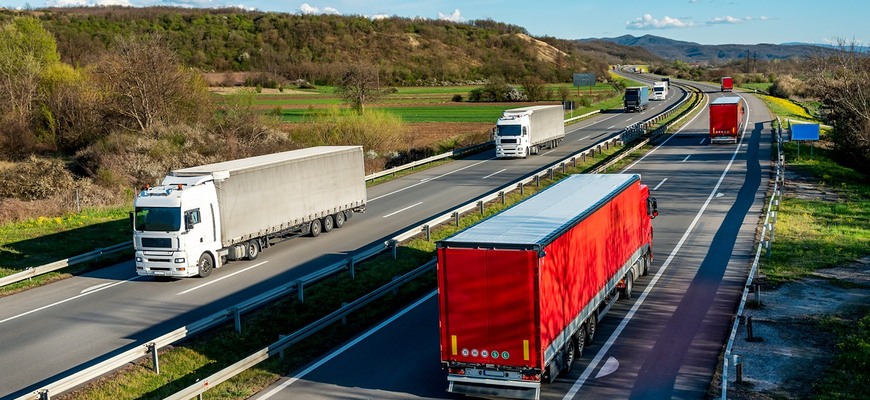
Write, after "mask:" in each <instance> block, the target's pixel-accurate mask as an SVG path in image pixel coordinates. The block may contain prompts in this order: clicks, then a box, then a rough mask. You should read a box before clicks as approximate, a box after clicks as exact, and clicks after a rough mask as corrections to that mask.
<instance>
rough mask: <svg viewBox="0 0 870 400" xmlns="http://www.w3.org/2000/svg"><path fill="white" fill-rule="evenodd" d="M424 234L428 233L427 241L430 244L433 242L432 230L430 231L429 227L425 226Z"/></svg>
mask: <svg viewBox="0 0 870 400" xmlns="http://www.w3.org/2000/svg"><path fill="white" fill-rule="evenodd" d="M423 232H425V233H426V241H427V242H429V241H431V240H432V230H431V229H429V225H423Z"/></svg>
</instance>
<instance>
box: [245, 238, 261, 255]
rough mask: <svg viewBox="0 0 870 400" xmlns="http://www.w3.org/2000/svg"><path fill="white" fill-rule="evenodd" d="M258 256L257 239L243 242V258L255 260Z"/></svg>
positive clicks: (258, 245)
mask: <svg viewBox="0 0 870 400" xmlns="http://www.w3.org/2000/svg"><path fill="white" fill-rule="evenodd" d="M259 256H260V242H259V241H258V240H257V239H254V240H249V241H247V243H245V258H247V259H248V260H256V259H257V257H259Z"/></svg>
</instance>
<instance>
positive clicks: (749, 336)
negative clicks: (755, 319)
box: [746, 315, 755, 342]
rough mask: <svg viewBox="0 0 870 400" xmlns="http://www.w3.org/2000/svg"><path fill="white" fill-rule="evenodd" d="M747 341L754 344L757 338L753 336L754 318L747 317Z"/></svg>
mask: <svg viewBox="0 0 870 400" xmlns="http://www.w3.org/2000/svg"><path fill="white" fill-rule="evenodd" d="M746 341H747V342H754V341H755V337H754V336H753V335H752V316H751V315H750V316H748V317H746Z"/></svg>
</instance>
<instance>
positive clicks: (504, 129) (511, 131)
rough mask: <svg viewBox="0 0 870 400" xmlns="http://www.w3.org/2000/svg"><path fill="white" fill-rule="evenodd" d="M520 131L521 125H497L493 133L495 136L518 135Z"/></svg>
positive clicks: (521, 129) (521, 130)
mask: <svg viewBox="0 0 870 400" xmlns="http://www.w3.org/2000/svg"><path fill="white" fill-rule="evenodd" d="M522 132H523V128H522V125H499V126H498V127H497V129H496V132H495V134H496V135H497V136H520V134H522Z"/></svg>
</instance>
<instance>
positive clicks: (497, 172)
mask: <svg viewBox="0 0 870 400" xmlns="http://www.w3.org/2000/svg"><path fill="white" fill-rule="evenodd" d="M505 171H507V168H504V169H502V170H501V171H495V172H493V173H491V174H489V175H487V176H484V177H483V178H481V179H486V178H489V177H490V176H493V175H495V174H499V173H502V172H505Z"/></svg>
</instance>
